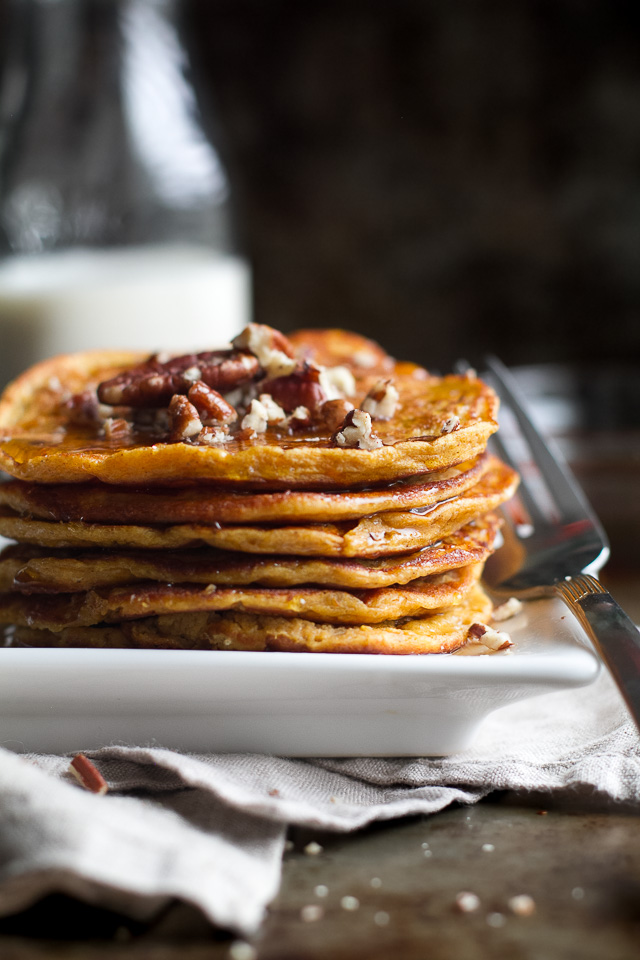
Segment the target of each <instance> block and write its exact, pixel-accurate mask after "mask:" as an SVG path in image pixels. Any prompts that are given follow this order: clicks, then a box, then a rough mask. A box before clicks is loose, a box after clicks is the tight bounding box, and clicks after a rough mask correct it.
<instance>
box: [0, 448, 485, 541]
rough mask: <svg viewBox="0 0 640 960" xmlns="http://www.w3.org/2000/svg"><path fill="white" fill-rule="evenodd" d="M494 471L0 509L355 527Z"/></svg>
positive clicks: (119, 496)
mask: <svg viewBox="0 0 640 960" xmlns="http://www.w3.org/2000/svg"><path fill="white" fill-rule="evenodd" d="M492 465H493V466H495V459H494V458H491V457H489V455H488V454H486V453H485V454H482V456H480V457H478V458H477V459H476V460H473V461H470V462H467V463H462V464H459V465H458V466H455V467H450V468H449V469H447V470H442V471H439V472H436V473H430V474H425V475H423V476H418V477H415V478H412V479H410V480H404V481H398V482H397V483H394V484H391V485H387V486H383V487H373V488H372V487H369V488H367V489H364V490H342V491H311V490H304V491H303V490H295V491H293V490H285V491H278V492H273V493H237V492H234V491H233V490H225V489H220V488H219V487H213V486H211V485H205V484H198V485H195V484H191V485H189V486H180V487H178V486H174V487H133V488H132V487H124V486H114V485H111V484H106V483H83V484H34V483H24V482H22V481H20V480H12V481H9V482H7V483H0V505H6V506H8V507H10V508H11V509H12V510H14V511H16V512H17V513H20V514H22V515H27V516H32V517H40V518H41V519H44V520H60V521H68V520H74V519H76V520H77V519H80V518H81V519H82V520H83V521H84V522H85V523H142V524H145V523H154V524H157V523H170V524H175V523H252V522H253V523H275V522H276V521H279V522H282V523H291V522H293V521H310V522H320V523H322V522H331V521H335V520H354V519H360V518H361V517H367V516H370V515H371V514H374V513H380V512H385V511H391V510H393V511H398V510H413V509H420V508H423V507H429V506H431V505H433V504H434V503H438V502H440V501H442V500H448V499H450V498H451V497H453V496H457V495H458V494H460V493H462V492H463V491H465V490H467V489H468V488H469V487H471V486H473V485H474V484H475V483H477V482H478V480H480V479H481V477H482V476H483V475H484V474H485V473H486V472H487V470H489V469H490V467H491V466H492Z"/></svg>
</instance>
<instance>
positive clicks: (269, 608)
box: [0, 564, 482, 631]
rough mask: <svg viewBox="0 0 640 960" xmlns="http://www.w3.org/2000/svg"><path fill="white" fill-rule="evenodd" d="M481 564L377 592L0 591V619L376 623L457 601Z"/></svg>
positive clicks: (48, 625)
mask: <svg viewBox="0 0 640 960" xmlns="http://www.w3.org/2000/svg"><path fill="white" fill-rule="evenodd" d="M481 572H482V567H481V565H480V564H474V565H472V566H468V567H460V568H458V569H457V570H450V571H448V572H447V573H439V574H435V575H434V576H432V577H424V578H420V579H418V580H412V581H411V583H409V584H406V585H405V586H395V587H381V588H380V589H378V590H359V591H348V590H329V589H325V588H323V587H310V586H309V587H305V586H299V587H295V588H294V587H289V588H274V587H252V586H246V587H216V586H215V585H212V584H209V585H207V586H206V587H202V586H201V585H198V586H194V585H192V584H166V583H153V584H149V583H141V584H135V585H129V586H124V587H113V588H111V589H105V590H90V591H88V592H86V593H74V594H56V595H48V594H31V595H30V596H28V597H25V596H21V595H19V594H16V593H5V594H0V623H5V624H17V625H19V626H26V627H35V628H37V629H47V630H53V631H56V630H60V629H62V628H63V627H67V626H69V627H76V626H78V627H80V626H94V625H96V624H99V623H119V622H120V621H122V620H132V619H136V618H139V617H149V616H155V615H158V614H167V613H183V612H186V613H192V612H196V611H220V610H238V611H240V612H243V613H255V614H263V613H264V614H271V615H282V616H292V617H301V618H303V619H305V620H315V621H318V622H322V623H348V624H361V623H378V622H380V621H383V620H389V619H390V618H392V617H394V618H398V617H414V616H420V615H421V614H423V613H424V612H425V611H426V610H434V609H438V608H442V607H448V606H452V605H453V604H459V603H460V602H461V601H462V600H463V598H464V597H465V596H466V594H467V593H468V592H469V590H470V589H471V587H472V586H473V584H475V583H476V582H477V580H478V579H479V577H480V574H481Z"/></svg>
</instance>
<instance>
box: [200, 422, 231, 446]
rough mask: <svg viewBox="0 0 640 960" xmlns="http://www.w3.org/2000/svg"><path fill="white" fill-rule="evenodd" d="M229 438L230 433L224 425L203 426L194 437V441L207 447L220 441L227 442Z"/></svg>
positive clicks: (216, 444)
mask: <svg viewBox="0 0 640 960" xmlns="http://www.w3.org/2000/svg"><path fill="white" fill-rule="evenodd" d="M231 439H232V437H231V434H230V433H229V431H228V430H227V428H226V427H203V428H202V430H201V431H200V433H199V434H198V436H197V437H196V438H195V440H194V443H198V444H202V445H203V446H207V447H216V446H218V444H220V443H228V441H229V440H231Z"/></svg>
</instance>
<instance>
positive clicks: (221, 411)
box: [187, 380, 238, 423]
mask: <svg viewBox="0 0 640 960" xmlns="http://www.w3.org/2000/svg"><path fill="white" fill-rule="evenodd" d="M187 396H188V397H189V401H190V403H192V404H193V405H194V407H195V408H196V410H197V411H198V413H199V414H200V419H201V420H203V421H215V422H216V423H233V421H234V420H237V419H238V414H237V413H236V411H235V410H234V408H233V407H232V406H231V404H230V403H227V401H226V400H225V398H224V397H223V396H222V394H220V393H218V391H217V390H214V389H213V387H208V386H207V385H206V383H203V382H202V380H196V382H195V383H194V384H193V386H192V387H191V389H190V390H189V393H188V395H187Z"/></svg>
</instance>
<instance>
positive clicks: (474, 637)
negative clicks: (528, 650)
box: [467, 623, 513, 652]
mask: <svg viewBox="0 0 640 960" xmlns="http://www.w3.org/2000/svg"><path fill="white" fill-rule="evenodd" d="M467 641H469V642H470V643H478V644H481V645H482V646H483V647H485V648H486V650H487V652H491V651H495V650H505V649H506V648H507V647H511V646H513V644H512V640H511V637H510V636H509V634H508V633H499V632H498V631H497V630H494V629H493V627H489V626H487V624H486V623H472V624H471V626H470V627H469V629H468V631H467Z"/></svg>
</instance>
